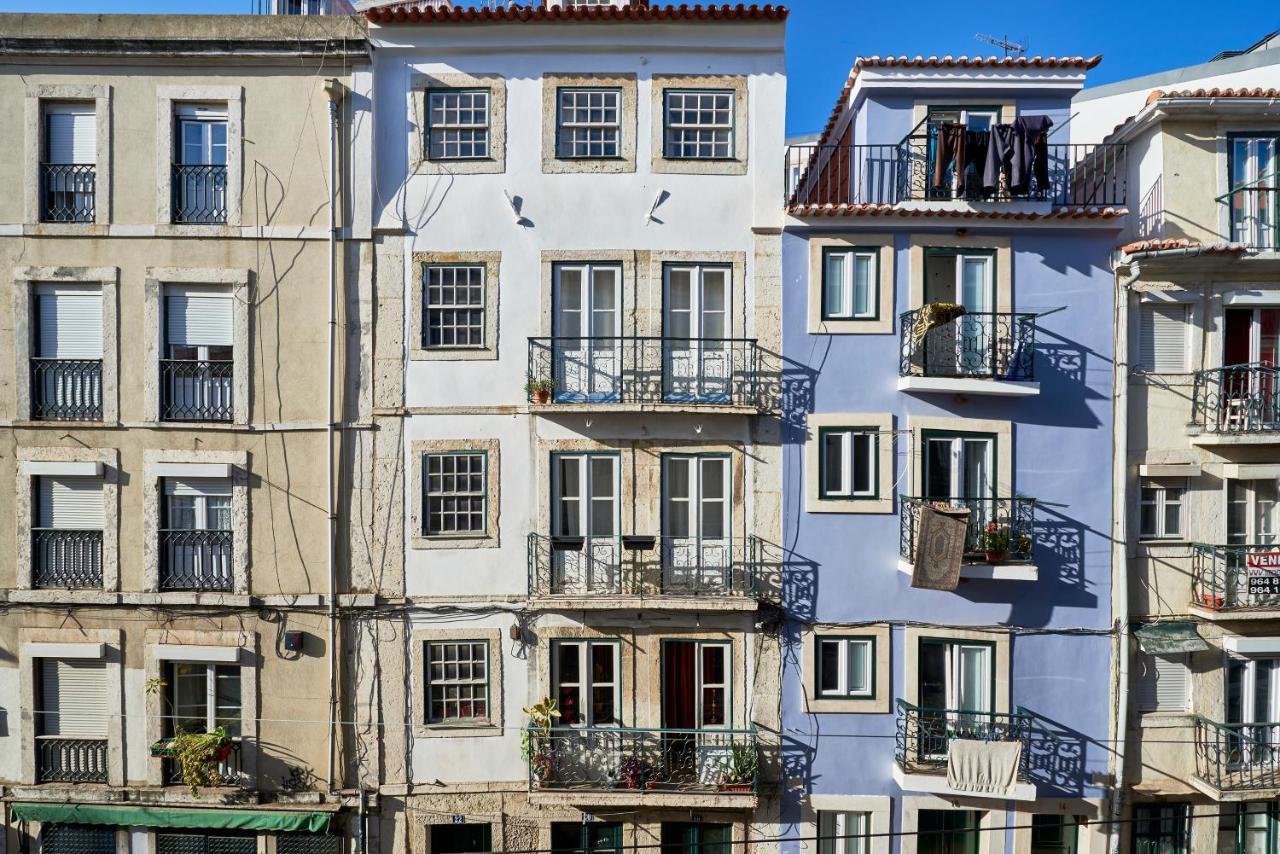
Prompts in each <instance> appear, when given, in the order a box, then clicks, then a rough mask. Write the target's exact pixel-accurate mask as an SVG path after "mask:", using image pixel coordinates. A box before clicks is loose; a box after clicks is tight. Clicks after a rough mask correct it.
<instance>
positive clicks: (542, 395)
mask: <svg viewBox="0 0 1280 854" xmlns="http://www.w3.org/2000/svg"><path fill="white" fill-rule="evenodd" d="M533 400H534V402H535V403H541V404H547V403H550V402H551V389H549V388H540V389H538V390H537V391H535V392H534V393H533Z"/></svg>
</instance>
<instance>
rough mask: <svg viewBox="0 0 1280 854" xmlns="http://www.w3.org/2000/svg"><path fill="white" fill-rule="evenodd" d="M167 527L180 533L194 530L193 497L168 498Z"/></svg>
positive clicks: (175, 496) (194, 504) (172, 496)
mask: <svg viewBox="0 0 1280 854" xmlns="http://www.w3.org/2000/svg"><path fill="white" fill-rule="evenodd" d="M169 527H170V528H174V529H177V530H182V531H190V530H194V529H195V527H196V500H195V498H194V497H193V496H190V495H170V496H169Z"/></svg>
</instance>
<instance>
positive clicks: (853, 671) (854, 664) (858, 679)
mask: <svg viewBox="0 0 1280 854" xmlns="http://www.w3.org/2000/svg"><path fill="white" fill-rule="evenodd" d="M870 691H871V644H870V643H868V642H866V641H849V693H850V694H866V693H869V692H870Z"/></svg>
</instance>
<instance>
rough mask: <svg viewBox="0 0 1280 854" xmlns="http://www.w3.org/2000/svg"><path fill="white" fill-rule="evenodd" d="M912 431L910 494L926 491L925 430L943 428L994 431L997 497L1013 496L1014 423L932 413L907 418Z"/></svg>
mask: <svg viewBox="0 0 1280 854" xmlns="http://www.w3.org/2000/svg"><path fill="white" fill-rule="evenodd" d="M907 423H908V427H909V429H910V431H911V453H910V455H909V457H908V459H909V461H910V464H909V469H910V471H909V476H908V478H907V483H909V484H911V492H910V493H908V494H910V495H923V494H924V437H923V434H924V431H926V430H942V431H946V432H953V433H992V434H994V435H995V437H996V460H995V463H996V471H995V475H996V478H995V494H996V497H997V498H1004V497H1007V496H1011V495H1013V424H1012V422H1009V421H996V420H992V419H987V418H947V417H940V416H928V415H911V416H908V417H907Z"/></svg>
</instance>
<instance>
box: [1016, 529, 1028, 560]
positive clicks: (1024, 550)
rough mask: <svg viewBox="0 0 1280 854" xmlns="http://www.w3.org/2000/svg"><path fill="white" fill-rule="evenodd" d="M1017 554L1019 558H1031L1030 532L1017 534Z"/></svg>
mask: <svg viewBox="0 0 1280 854" xmlns="http://www.w3.org/2000/svg"><path fill="white" fill-rule="evenodd" d="M1017 554H1018V557H1020V558H1024V559H1026V560H1030V559H1031V535H1030V534H1019V535H1018V540H1017Z"/></svg>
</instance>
